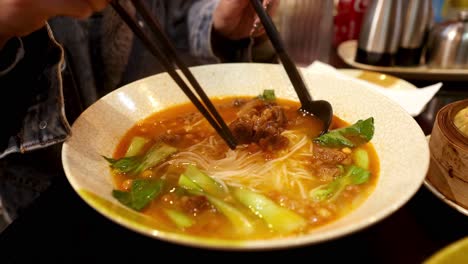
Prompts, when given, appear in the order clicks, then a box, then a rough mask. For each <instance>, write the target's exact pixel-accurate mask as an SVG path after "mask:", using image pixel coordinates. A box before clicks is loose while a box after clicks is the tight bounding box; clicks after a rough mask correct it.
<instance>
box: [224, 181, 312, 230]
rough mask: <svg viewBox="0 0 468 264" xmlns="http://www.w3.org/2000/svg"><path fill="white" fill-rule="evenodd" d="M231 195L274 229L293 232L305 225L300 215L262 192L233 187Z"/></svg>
mask: <svg viewBox="0 0 468 264" xmlns="http://www.w3.org/2000/svg"><path fill="white" fill-rule="evenodd" d="M233 195H234V197H235V198H236V199H237V200H239V201H240V202H241V203H242V204H243V205H244V206H246V207H248V208H249V209H250V210H251V211H252V212H253V213H254V214H255V215H257V216H258V217H260V218H262V219H263V220H265V222H266V223H267V224H268V227H269V228H271V229H273V230H275V231H278V232H282V233H284V232H293V231H297V230H300V229H302V228H304V227H305V226H306V225H307V222H306V220H305V219H304V218H303V217H302V216H300V215H298V214H296V213H295V212H293V211H291V210H289V209H287V208H284V207H282V206H279V205H278V204H276V203H275V202H274V201H272V200H270V199H269V198H268V197H266V196H264V195H263V194H260V193H257V192H254V191H251V190H248V189H244V188H233Z"/></svg>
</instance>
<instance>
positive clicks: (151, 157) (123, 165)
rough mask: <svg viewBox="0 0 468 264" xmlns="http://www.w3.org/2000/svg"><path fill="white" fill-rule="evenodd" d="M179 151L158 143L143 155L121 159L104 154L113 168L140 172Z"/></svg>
mask: <svg viewBox="0 0 468 264" xmlns="http://www.w3.org/2000/svg"><path fill="white" fill-rule="evenodd" d="M175 152H177V149H176V148H174V147H172V146H169V145H167V144H165V143H162V142H160V143H156V144H154V146H152V147H151V148H150V149H149V150H148V151H147V152H146V153H145V155H143V156H130V157H123V158H121V159H113V158H108V157H105V156H102V157H103V158H104V159H106V160H107V162H109V164H110V166H111V168H113V169H117V170H119V171H121V172H124V173H132V174H138V173H140V172H142V171H144V170H146V169H148V168H150V167H153V166H156V165H157V164H158V163H160V162H161V161H163V160H164V159H166V158H167V157H169V156H170V155H172V154H174V153H175Z"/></svg>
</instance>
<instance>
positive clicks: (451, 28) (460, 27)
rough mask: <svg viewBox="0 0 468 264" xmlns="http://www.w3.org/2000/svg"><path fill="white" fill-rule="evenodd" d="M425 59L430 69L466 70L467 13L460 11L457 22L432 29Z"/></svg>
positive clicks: (467, 47)
mask: <svg viewBox="0 0 468 264" xmlns="http://www.w3.org/2000/svg"><path fill="white" fill-rule="evenodd" d="M425 57H426V64H427V66H428V67H430V68H441V69H466V68H468V11H460V12H459V13H458V19H457V20H452V21H447V22H443V23H439V24H436V25H435V26H434V27H433V28H432V30H431V32H430V33H429V39H428V42H427V47H426V55H425Z"/></svg>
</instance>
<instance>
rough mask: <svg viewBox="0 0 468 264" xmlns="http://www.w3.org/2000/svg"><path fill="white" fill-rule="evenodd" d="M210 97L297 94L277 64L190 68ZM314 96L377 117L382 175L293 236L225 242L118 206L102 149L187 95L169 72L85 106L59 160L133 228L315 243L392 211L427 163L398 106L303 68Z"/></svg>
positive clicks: (84, 191)
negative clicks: (369, 189) (350, 205)
mask: <svg viewBox="0 0 468 264" xmlns="http://www.w3.org/2000/svg"><path fill="white" fill-rule="evenodd" d="M192 71H193V73H194V75H195V77H196V78H197V79H198V80H199V82H200V83H201V85H202V87H203V88H204V90H205V91H206V93H207V94H208V96H210V97H213V96H222V95H252V96H256V95H258V94H260V93H261V92H262V91H263V90H264V89H274V90H275V92H276V95H277V97H284V98H290V99H297V97H296V94H295V92H294V89H293V88H292V86H291V84H290V82H289V79H288V78H287V75H286V74H285V72H284V70H283V68H282V66H280V65H273V64H253V63H248V64H247V63H239V64H237V63H233V64H217V65H207V66H199V67H194V68H192ZM303 73H304V78H305V80H306V81H307V82H308V85H309V87H310V92H311V95H312V97H313V98H315V99H325V100H328V101H330V102H331V104H332V105H333V108H334V113H335V114H336V115H337V116H339V117H341V118H342V119H344V120H345V121H347V122H349V123H354V122H356V121H357V120H359V119H365V118H368V117H370V116H373V117H374V120H375V135H374V138H373V139H372V142H373V144H374V146H375V148H376V151H377V154H378V156H379V159H380V176H379V180H378V183H377V186H376V188H375V189H374V191H373V193H372V194H371V195H370V196H369V197H368V199H367V200H366V201H365V202H364V203H363V204H362V205H361V206H359V207H358V208H357V209H355V210H354V211H353V212H351V213H350V214H348V215H346V216H345V217H343V218H341V219H339V220H337V221H335V222H332V223H330V224H328V225H325V226H323V227H320V228H318V229H317V230H315V232H312V233H310V234H308V235H303V236H299V237H294V238H282V239H272V240H260V241H258V240H257V241H225V240H216V239H205V238H196V237H192V236H187V235H181V234H174V233H169V232H163V231H160V230H158V229H157V223H154V222H153V221H152V220H150V219H149V218H148V217H146V216H144V215H142V214H140V213H137V212H135V211H132V210H130V209H127V208H125V207H123V206H122V205H120V203H118V202H117V201H116V200H115V199H114V198H113V197H112V196H111V190H112V189H113V187H114V186H113V181H112V177H111V174H110V170H109V167H108V164H107V163H106V162H105V161H104V160H103V159H102V157H101V156H100V155H106V156H111V155H112V153H113V151H114V148H115V146H116V145H117V143H118V142H119V140H120V139H121V137H122V136H123V134H124V133H125V132H126V131H127V130H128V129H129V128H130V127H132V126H133V125H134V124H135V123H136V122H137V121H138V120H141V119H143V118H145V117H147V116H148V115H150V114H151V113H153V112H155V111H159V110H161V109H164V108H166V107H168V106H170V105H173V104H178V103H182V102H187V101H188V99H187V97H186V96H185V95H184V93H183V92H182V91H181V90H180V89H179V88H178V87H177V86H176V85H175V83H174V82H173V81H172V79H171V78H170V77H169V75H168V74H166V73H163V74H158V75H154V76H151V77H148V78H145V79H142V80H139V81H136V82H134V83H131V84H128V85H126V86H124V87H122V88H120V89H117V90H115V91H114V92H112V93H110V94H108V95H106V96H105V97H103V98H101V99H100V100H99V101H97V102H96V103H95V104H93V105H92V106H90V107H89V108H88V109H86V110H85V111H84V112H83V113H82V114H81V116H80V117H79V118H78V119H77V120H76V122H75V123H74V124H73V126H72V133H73V134H72V137H71V138H70V139H69V140H68V141H67V142H65V144H64V146H63V150H62V161H63V167H64V170H65V173H66V175H67V178H68V180H69V182H70V183H71V185H72V187H73V188H74V189H75V190H76V191H77V193H78V194H79V196H80V197H81V198H82V199H83V200H84V201H85V202H86V203H88V204H89V205H90V206H91V207H93V208H94V209H96V210H97V211H98V212H99V213H101V214H102V215H103V216H105V217H107V218H109V219H111V220H112V221H114V222H115V223H117V224H120V225H122V226H125V227H127V228H129V229H131V230H134V231H136V232H138V233H141V234H144V235H147V236H150V237H154V238H157V239H161V240H165V241H169V242H173V243H178V244H183V245H189V246H194V247H205V248H221V249H234V250H245V249H273V248H285V247H292V246H299V245H304V244H313V243H318V242H322V241H326V240H330V239H335V238H338V237H341V236H344V235H348V234H351V233H353V232H355V231H358V230H361V229H363V228H365V227H368V226H370V225H372V224H375V223H377V222H378V221H380V220H382V219H383V218H385V217H387V216H389V215H390V214H392V213H393V212H395V211H396V210H398V209H399V208H400V207H401V206H402V205H403V204H405V203H406V202H407V201H408V200H409V199H410V198H411V197H412V196H413V195H414V194H415V192H416V191H417V190H418V188H419V187H420V186H421V184H422V183H423V180H424V178H425V176H426V172H427V169H428V165H429V148H428V144H427V141H426V138H425V136H424V133H423V132H422V130H421V129H420V127H419V126H418V124H417V123H416V122H415V121H414V119H413V118H412V117H411V116H409V115H408V114H407V113H406V112H405V111H404V110H403V109H402V108H400V107H399V106H398V105H397V104H396V103H394V102H392V101H390V100H389V99H387V98H386V97H384V96H382V95H381V94H379V93H376V92H374V91H372V90H370V89H368V88H366V87H363V86H361V85H359V84H355V83H351V82H345V81H343V80H342V79H338V78H335V77H334V76H331V75H324V74H322V75H317V74H313V73H308V72H305V71H304V72H303Z"/></svg>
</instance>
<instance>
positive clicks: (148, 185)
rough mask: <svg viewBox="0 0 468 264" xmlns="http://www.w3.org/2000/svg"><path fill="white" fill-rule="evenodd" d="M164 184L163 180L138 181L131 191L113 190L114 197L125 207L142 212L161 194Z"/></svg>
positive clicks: (134, 183)
mask: <svg viewBox="0 0 468 264" xmlns="http://www.w3.org/2000/svg"><path fill="white" fill-rule="evenodd" d="M163 184H164V182H163V181H162V180H149V179H136V180H133V182H132V186H131V189H130V191H128V192H124V191H120V190H113V191H112V196H113V197H114V198H116V199H117V200H118V201H119V202H120V203H122V204H123V205H125V206H127V207H130V208H132V209H133V210H136V211H140V210H142V209H143V208H145V206H146V205H148V203H149V202H151V201H152V200H153V199H154V198H156V197H157V196H158V195H159V194H160V193H161V190H162V188H163Z"/></svg>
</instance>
